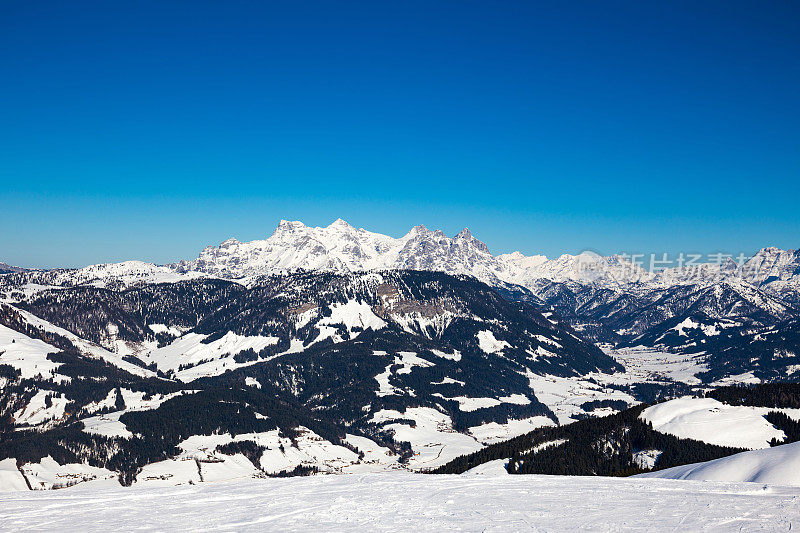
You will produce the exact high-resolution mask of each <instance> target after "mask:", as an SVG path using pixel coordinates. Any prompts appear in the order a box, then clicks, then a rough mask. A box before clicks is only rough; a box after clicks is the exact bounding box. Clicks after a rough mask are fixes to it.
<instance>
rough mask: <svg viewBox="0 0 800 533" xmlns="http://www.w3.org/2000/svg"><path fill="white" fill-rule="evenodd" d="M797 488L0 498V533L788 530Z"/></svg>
mask: <svg viewBox="0 0 800 533" xmlns="http://www.w3.org/2000/svg"><path fill="white" fill-rule="evenodd" d="M798 503H800V488H791V487H781V486H770V485H763V484H756V483H721V482H695V481H675V480H659V479H630V478H629V479H620V478H592V477H580V478H574V477H562V476H509V475H494V474H493V473H492V472H491V471H487V472H486V473H485V474H484V475H480V474H477V475H473V476H433V475H419V474H417V475H415V474H404V473H393V474H363V475H345V476H313V477H301V478H288V479H262V480H257V479H255V480H249V481H246V482H239V483H225V482H222V483H214V484H206V483H200V484H198V485H194V486H181V487H169V488H166V487H165V488H149V489H147V490H141V489H136V488H132V489H130V488H129V489H125V488H104V490H102V491H99V490H96V489H91V488H84V489H81V488H71V489H66V490H61V491H47V492H35V493H31V492H25V493H10V494H3V495H0V530H3V531H19V530H23V529H27V530H50V531H82V532H92V531H102V532H106V531H114V530H123V529H129V528H132V527H136V529H137V530H139V531H282V532H291V531H303V532H305V531H392V532H396V531H575V530H578V529H582V530H588V531H667V530H671V531H698V530H713V531H738V530H744V531H755V530H758V531H788V530H789V529H791V528H792V527H793V526H794V525H795V524H797V523H798V522H800V505H798Z"/></svg>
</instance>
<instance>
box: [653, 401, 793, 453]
mask: <svg viewBox="0 0 800 533" xmlns="http://www.w3.org/2000/svg"><path fill="white" fill-rule="evenodd" d="M770 411H781V412H783V413H785V414H787V415H788V416H789V417H791V418H793V419H800V409H776V408H767V407H749V406H742V405H727V404H724V403H722V402H719V401H717V400H715V399H713V398H692V397H684V398H676V399H674V400H670V401H667V402H664V403H659V404H656V405H653V406H651V407H648V408H647V409H645V410H644V411H642V415H641V418H642V420H644V421H645V422H649V423H651V424H652V425H653V429H655V430H656V431H660V432H661V433H668V434H670V435H675V436H676V437H680V438H684V439H694V440H699V441H703V442H707V443H709V444H717V445H719V446H731V447H736V448H749V449H757V448H768V447H769V443H770V441H771V440H772V439H777V440H778V441H779V442H780V441H782V440H783V439H784V437H785V435H784V433H783V431H780V430H778V429H776V428H775V427H774V426H773V425H772V424H770V423H769V422H767V420H766V419H765V418H764V415H765V414H767V413H768V412H770Z"/></svg>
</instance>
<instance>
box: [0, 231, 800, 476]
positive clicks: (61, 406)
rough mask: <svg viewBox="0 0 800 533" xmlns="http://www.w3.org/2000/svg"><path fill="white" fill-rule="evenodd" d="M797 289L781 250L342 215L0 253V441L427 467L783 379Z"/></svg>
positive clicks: (121, 460)
mask: <svg viewBox="0 0 800 533" xmlns="http://www.w3.org/2000/svg"><path fill="white" fill-rule="evenodd" d="M799 304H800V255H799V254H798V252H797V251H793V250H789V251H784V250H779V249H776V248H765V249H763V250H761V251H759V252H758V253H757V254H756V255H754V256H753V257H752V258H749V259H748V260H746V261H742V262H741V263H737V262H735V261H733V260H732V259H728V260H725V261H721V262H720V263H719V264H710V263H707V264H700V265H694V266H683V267H680V268H668V269H662V270H660V271H655V272H651V271H649V270H648V269H645V268H643V267H642V266H640V265H637V264H636V263H635V261H633V259H632V258H630V257H625V256H621V255H618V256H611V257H602V256H600V255H598V254H595V253H592V252H584V253H582V254H578V255H574V256H573V255H562V256H561V257H558V258H556V259H548V258H546V257H544V256H541V255H538V256H529V257H528V256H524V255H522V254H521V253H519V252H515V253H511V254H504V255H497V256H495V255H492V254H491V253H490V251H489V249H488V248H487V246H486V245H485V244H484V243H482V242H481V241H479V240H478V239H476V238H475V237H473V236H472V234H471V233H470V232H469V230H468V229H466V228H465V229H464V230H462V231H461V232H459V233H458V234H457V235H456V236H454V237H452V238H451V237H448V236H447V235H445V234H444V233H443V232H441V231H438V230H437V231H431V230H428V229H427V228H425V227H424V226H417V227H415V228H413V229H412V230H411V231H409V232H408V233H407V234H406V235H404V236H403V237H400V238H392V237H389V236H386V235H381V234H377V233H372V232H368V231H366V230H364V229H356V228H353V227H352V226H350V225H349V224H347V223H346V222H344V221H343V220H341V219H339V220H337V221H335V222H334V223H332V224H331V225H329V226H328V227H325V228H312V227H307V226H305V225H303V224H302V223H300V222H287V221H282V222H281V223H280V225H279V226H278V228H277V229H276V230H275V232H274V233H273V234H272V235H271V236H270V237H269V238H267V239H264V240H259V241H252V242H246V243H243V242H239V241H237V240H235V239H228V240H226V241H225V242H223V243H221V244H220V245H219V246H209V247H207V248H205V249H204V250H202V251H201V252H200V254H199V256H198V257H197V258H196V259H193V260H185V261H180V262H177V263H173V264H168V265H155V264H150V263H145V262H141V261H128V262H123V263H115V264H103V265H93V266H89V267H85V268H80V269H53V270H24V269H18V268H12V267H7V266H4V267H3V271H2V273H0V461H2V460H6V459H13V460H14V461H16V464H18V465H19V468H20V475H21V476H23V477H24V479H26V480H27V483H28V485H29V486H31V487H33V486H34V485H36V483H41V484H42V485H41V486H42V487H44V488H52V487H53V486H56V485H59V483H62V482H63V483H67V484H71V483H72V482H71V481H70V480H73V481H74V479H78V478H80V479H81V480H84V478H86V480H90V479H96V478H104V477H106V478H107V477H109V476H112V477H114V476H118V477H119V480H120V482H122V483H123V484H126V485H127V484H131V483H141V484H145V485H152V484H159V483H161V484H163V483H167V484H175V483H188V482H197V481H202V480H203V479H211V478H214V476H217V477H219V476H223V477H224V476H226V475H234V474H233V473H237V472H238V474H235V475H244V476H253V475H255V476H258V475H296V474H306V473H312V472H316V471H330V472H354V471H368V470H376V469H377V470H386V469H412V470H420V469H432V468H439V467H443V465H445V464H446V463H448V462H450V461H453V460H455V459H456V458H457V457H459V456H462V455H466V454H475V453H480V451H481V450H483V449H484V448H485V447H486V446H490V445H495V444H497V443H502V441H504V440H506V439H509V438H514V437H518V436H520V435H525V434H527V433H529V432H531V431H533V430H537V428H543V427H544V428H547V427H566V426H567V425H568V424H571V423H575V422H579V421H582V420H585V419H587V418H596V417H598V416H604V415H609V414H612V413H620V414H621V415H620V416H622V418H620V419H619V420H623V421H625V420H628V418H625V417H626V416H628V415H626V414H624V413H627V412H628V411H627V410H628V409H629V408H632V407H633V406H636V405H638V404H640V403H642V402H647V403H650V402H654V401H659V400H662V399H665V398H671V397H675V396H680V395H683V394H691V393H693V392H697V391H704V390H707V389H709V388H715V387H720V386H724V385H729V384H735V383H744V384H746V383H757V382H771V381H796V380H797V378H798V377H800V358H798V355H797V354H798V346H799V345H800V330H799V329H798V324H800V312H799V311H798V305H799ZM636 416H638V412H637V414H636ZM634 418H635V417H634ZM609 420H612V419H609ZM614 420H616V419H614ZM626 423H627V422H626ZM601 426H602V427H603V428H605V427H606V426H604V425H602V424H601V425H600V426H591V425H590V426H587V427H601ZM580 427H583V426H579V427H578V429H576V430H574V431H582V430H580ZM645 430H646V431H650V430H647V429H646V428H643V429H642V431H645ZM537 431H539V434H540V435H541V438H542V439H546V438H551V437H552V438H553V439H560V438H562V437H561V436H560V435H562V434H563V435H571V434H572V433H571V432H572V431H573V430H563V431H561V430H542V429H538V430H537ZM604 431H605V429H604ZM614 431H616V429H614ZM620 431H623V429H620ZM647 435H648V436H646V439H645V440H647V441H648V442H651V441H652V442H658V443H660V444H659V445H661V446H670V447H671V448H670V449H673V448H674V449H679V448H680V447H681V446H684V447H685V445H682V444H680V443H677V442H675V441H670V440H669V439H666V440H665V439H664V438H662V437H659V436H657V435H656V436H653V435H651V434H650V433H647ZM537 438H539V437H537ZM642 438H645V437H642ZM526 442H527V441H526ZM537 442H538V441H537ZM543 442H544V441H543ZM537 445H538V444H537ZM712 445H713V443H707V446H712ZM703 446H706V445H702V446H700V447H699V448H691V449H694V450H696V452H697V454H698V455H697V456H698V457H705V458H716V457H720V456H722V455H725V454H726V453H729V452H728V451H725V450H722V449H716V448H713V449H712V448H708V447H703ZM626 450H627V448H626ZM731 450H733V451H736V450H734V449H733V448H731ZM639 451H640V450H633V451H632V452H631V453H634V454H635V453H639ZM625 453H628V452H627V451H626V452H625ZM730 453H733V452H732V451H731V452H730ZM682 458H684V457H683V456H680V455H679V456H673V457H672V459H670V461H671V462H669V466H675V465H679V464H683V463H681V460H682ZM637 460H638V459H636V458H635V457H633V456H631V457H627V456H626V459H625V461H626V463H625V464H628V465H636V464H638V463H637V462H636V461H637ZM665 461H666V460H665ZM190 463H191V468H189V467H188V466H187V465H189V464H190ZM587 464H588V463H587ZM615 464H616V463H615ZM666 464H667V463H666V462H665V463H664V465H666ZM25 465H28V466H25ZM31 465H35V467H34V466H31ZM67 465H72V466H69V467H68V466H67ZM214 465H219V466H214ZM652 467H653V465H652V464H651V465H650V466H649V467H648V468H652ZM615 468H616V467H615ZM70 469H71V470H70ZM644 470H646V469H644ZM68 471H69V472H72V471H74V472H79V474H76V476H78V477H77V478H74V479H73V478H69V476H67V477H66V478H63V476H66V475H67V474H65V473H64V472H68ZM520 471H524V468H523V469H522V470H520ZM615 472H616V471H615ZM15 475H16V474H15ZM59 476H61V477H59ZM81 476H83V477H81ZM62 478H63V479H62ZM56 479H59V480H61V481H55V480H56ZM65 480H66V481H65ZM0 481H1V480H0ZM81 482H83V481H81Z"/></svg>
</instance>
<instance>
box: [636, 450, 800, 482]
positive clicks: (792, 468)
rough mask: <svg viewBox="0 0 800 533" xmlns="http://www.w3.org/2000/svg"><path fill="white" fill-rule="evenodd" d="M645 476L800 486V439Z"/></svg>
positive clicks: (645, 476) (644, 475) (643, 475)
mask: <svg viewBox="0 0 800 533" xmlns="http://www.w3.org/2000/svg"><path fill="white" fill-rule="evenodd" d="M637 477H643V478H664V479H691V480H696V481H735V482H741V481H747V482H755V483H770V484H773V485H793V486H795V487H800V442H793V443H791V444H783V445H781V446H775V447H773V448H766V449H763V450H752V451H748V452H742V453H738V454H736V455H731V456H728V457H723V458H721V459H716V460H714V461H708V462H705V463H694V464H690V465H683V466H676V467H673V468H667V469H666V470H660V471H658V472H648V473H646V474H639V476H637Z"/></svg>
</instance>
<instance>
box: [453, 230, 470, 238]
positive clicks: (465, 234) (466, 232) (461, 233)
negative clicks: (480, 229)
mask: <svg viewBox="0 0 800 533" xmlns="http://www.w3.org/2000/svg"><path fill="white" fill-rule="evenodd" d="M455 238H456V239H465V240H469V239H472V232H471V231H469V228H464V229H462V230H461V231H459V232H458V235H456V236H455Z"/></svg>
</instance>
